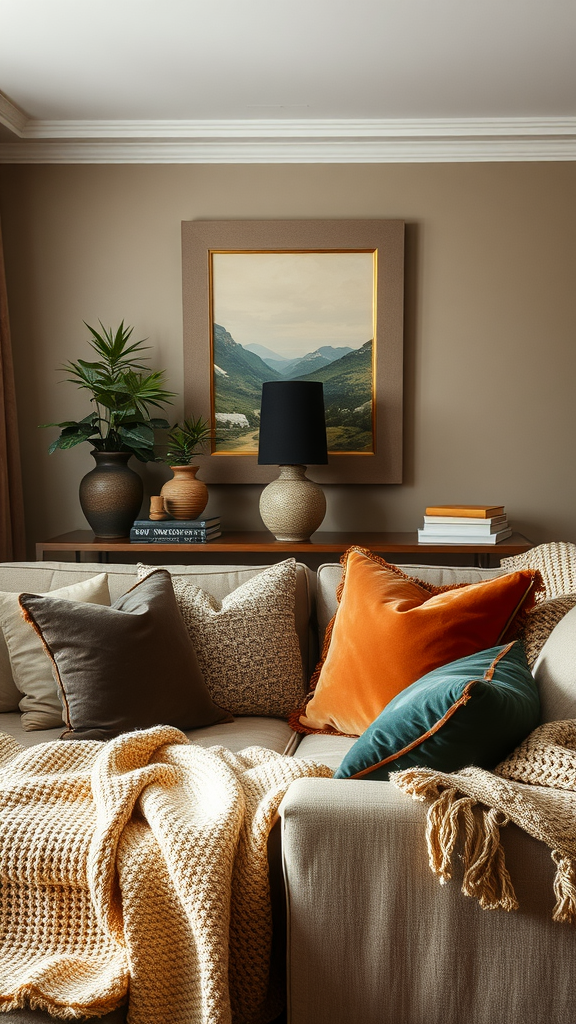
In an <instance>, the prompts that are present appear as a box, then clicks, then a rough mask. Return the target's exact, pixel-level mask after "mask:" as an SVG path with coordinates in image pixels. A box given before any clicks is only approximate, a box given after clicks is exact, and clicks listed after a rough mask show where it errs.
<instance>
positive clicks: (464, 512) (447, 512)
mask: <svg viewBox="0 0 576 1024" xmlns="http://www.w3.org/2000/svg"><path fill="white" fill-rule="evenodd" d="M503 514H504V505H430V506H429V507H428V508H427V509H426V515H427V516H462V517H465V518H466V519H470V518H475V519H490V518H491V516H501V515H503Z"/></svg>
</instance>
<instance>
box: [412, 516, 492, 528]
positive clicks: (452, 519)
mask: <svg viewBox="0 0 576 1024" xmlns="http://www.w3.org/2000/svg"><path fill="white" fill-rule="evenodd" d="M428 523H430V525H431V526H442V525H444V523H446V524H447V525H448V526H471V527H472V526H482V527H484V526H486V527H487V526H488V525H489V524H492V525H494V526H496V525H498V524H500V523H504V524H506V525H507V519H506V516H505V515H503V516H492V517H491V518H490V519H466V518H465V517H464V516H424V525H425V526H428Z"/></svg>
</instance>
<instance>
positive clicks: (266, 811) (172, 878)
mask: <svg viewBox="0 0 576 1024" xmlns="http://www.w3.org/2000/svg"><path fill="white" fill-rule="evenodd" d="M305 775H319V776H331V775H332V772H331V771H330V770H329V769H328V768H326V767H325V766H322V765H317V764H314V763H312V762H310V761H308V762H307V761H304V760H298V759H296V758H290V757H284V756H282V755H280V754H276V753H274V752H273V751H270V750H265V749H263V748H260V747H252V748H249V749H247V750H243V751H242V752H241V753H239V754H232V753H230V751H228V750H226V749H225V748H223V747H210V748H203V747H200V746H197V745H194V744H190V743H189V742H188V741H187V739H186V737H185V736H184V735H183V734H182V733H181V732H180V731H179V730H178V729H173V728H171V727H168V726H159V727H157V728H154V729H149V730H146V731H143V732H136V733H129V734H126V735H124V736H120V737H118V739H115V740H112V741H110V742H109V743H97V742H88V741H78V742H60V741H57V742H53V743H45V744H40V745H38V746H34V747H32V748H30V749H27V750H25V749H23V748H22V747H21V746H20V745H19V744H18V743H17V742H16V741H15V740H14V739H12V737H10V736H6V735H3V734H0V884H1V893H0V896H1V898H0V937H1V938H0V1010H2V1011H7V1010H10V1009H15V1008H19V1007H24V1006H26V1005H30V1006H32V1007H33V1008H36V1007H39V1008H42V1009H46V1010H48V1011H49V1012H50V1013H51V1014H53V1015H54V1016H56V1017H58V1018H60V1019H63V1020H71V1019H74V1018H77V1017H79V1016H83V1015H86V1016H89V1017H98V1016H101V1015H102V1014H104V1013H107V1012H109V1011H111V1010H113V1009H115V1008H116V1007H117V1006H119V1005H120V1004H121V1003H122V1002H123V1001H124V1000H125V999H126V996H127V992H128V987H129V988H130V1009H129V1016H128V1020H129V1021H130V1022H131V1024H229V1022H231V1021H234V1022H248V1021H250V1022H255V1021H258V1022H260V1021H265V1020H269V1019H270V1018H271V1017H272V1016H274V1013H275V1012H278V1010H279V1006H278V1005H276V1006H274V1002H273V999H272V998H271V995H270V992H269V984H268V982H269V962H270V949H271V930H272V925H271V909H270V897H269V887H268V865H267V840H268V834H269V831H270V828H271V825H272V823H273V820H274V817H275V814H276V811H277V808H278V805H279V803H280V800H281V799H282V796H283V794H284V793H285V791H286V789H287V787H288V785H289V784H290V782H292V781H293V780H294V779H297V778H300V777H302V776H305Z"/></svg>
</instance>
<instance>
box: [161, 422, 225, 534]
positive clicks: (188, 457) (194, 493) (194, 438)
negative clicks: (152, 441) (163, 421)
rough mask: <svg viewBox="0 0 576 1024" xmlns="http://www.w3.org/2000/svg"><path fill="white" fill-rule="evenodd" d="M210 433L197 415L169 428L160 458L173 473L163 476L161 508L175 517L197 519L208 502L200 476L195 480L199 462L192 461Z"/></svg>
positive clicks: (208, 428) (206, 490)
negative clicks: (162, 506) (165, 479)
mask: <svg viewBox="0 0 576 1024" xmlns="http://www.w3.org/2000/svg"><path fill="white" fill-rule="evenodd" d="M213 436H214V434H213V432H212V430H211V428H210V424H209V423H208V422H207V420H205V419H202V417H201V416H199V417H198V418H197V419H194V418H193V417H192V418H189V419H186V420H184V422H183V423H175V424H174V426H173V427H171V428H170V430H169V432H168V435H167V439H166V443H165V445H163V446H162V447H163V448H165V451H164V454H163V455H161V456H160V458H161V461H163V462H167V463H168V465H169V466H170V469H171V470H172V472H173V474H174V476H173V477H172V479H171V480H167V481H166V483H165V484H164V486H163V487H162V490H161V491H160V493H161V495H162V497H163V499H164V508H165V509H166V511H167V512H169V513H170V515H172V516H174V518H175V519H197V518H198V516H199V515H200V514H201V513H202V512H203V511H204V509H205V508H206V505H207V504H208V488H207V487H206V484H205V483H204V481H203V480H197V479H196V474H197V472H198V470H199V468H200V467H199V466H196V465H193V462H194V459H195V458H196V456H197V455H199V454H200V453H201V452H202V451H204V449H205V448H206V446H207V445H208V444H209V442H210V441H211V440H212V438H213Z"/></svg>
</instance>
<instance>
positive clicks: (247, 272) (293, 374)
mask: <svg viewBox="0 0 576 1024" xmlns="http://www.w3.org/2000/svg"><path fill="white" fill-rule="evenodd" d="M374 263H375V260H374V253H373V252H355V251H353V252H309V251H305V252H274V251H266V252H213V253H212V259H211V286H212V362H213V389H212V397H213V410H212V415H213V426H214V430H215V433H216V442H215V451H216V452H219V453H222V454H224V453H231V454H254V453H255V452H257V451H258V432H259V415H260V396H261V392H262V384H263V383H264V381H269V380H314V381H322V383H323V385H324V404H325V409H326V431H327V439H328V450H329V452H330V453H334V454H337V453H338V452H342V453H344V452H346V453H348V454H350V453H356V452H358V453H362V454H369V453H372V452H373V451H374V415H373V396H374V355H375V353H374V329H375V310H374V289H375V265H374Z"/></svg>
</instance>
